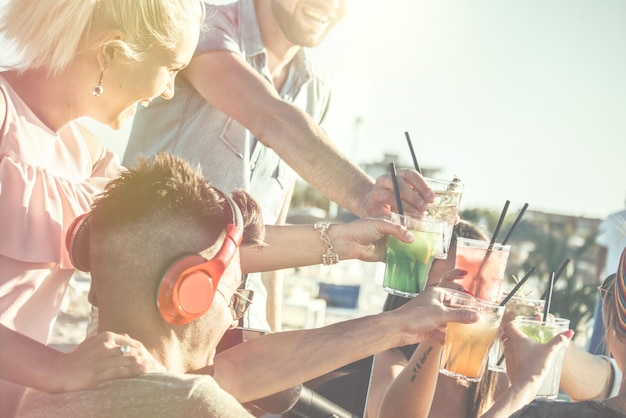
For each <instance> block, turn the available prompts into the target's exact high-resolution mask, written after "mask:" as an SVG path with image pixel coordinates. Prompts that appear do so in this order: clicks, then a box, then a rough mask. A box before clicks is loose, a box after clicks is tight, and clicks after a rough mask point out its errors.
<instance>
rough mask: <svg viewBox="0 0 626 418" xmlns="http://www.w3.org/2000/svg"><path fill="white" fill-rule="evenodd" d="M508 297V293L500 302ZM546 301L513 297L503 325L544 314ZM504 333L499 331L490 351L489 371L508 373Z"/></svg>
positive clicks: (508, 304)
mask: <svg viewBox="0 0 626 418" xmlns="http://www.w3.org/2000/svg"><path fill="white" fill-rule="evenodd" d="M506 296H507V293H506V292H503V293H502V294H501V297H500V299H499V300H503V299H504V298H505V297H506ZM545 304H546V301H545V300H543V299H533V298H529V297H524V296H513V297H512V298H511V299H509V301H508V302H507V303H506V311H504V317H503V318H502V325H504V324H506V323H509V322H511V321H513V320H514V319H515V318H517V317H518V316H530V317H535V316H537V315H541V314H543V309H544V307H545ZM501 336H502V331H501V330H500V331H498V336H497V337H496V341H495V342H494V343H493V346H492V347H491V350H489V365H488V367H489V370H493V371H496V372H503V373H506V362H505V360H504V345H503V344H502V341H501V340H500V338H501Z"/></svg>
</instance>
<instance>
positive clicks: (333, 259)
mask: <svg viewBox="0 0 626 418" xmlns="http://www.w3.org/2000/svg"><path fill="white" fill-rule="evenodd" d="M328 228H330V224H329V223H328V222H315V224H314V225H313V229H315V230H316V231H320V238H321V239H322V242H323V243H324V246H325V247H326V252H325V253H324V254H322V264H323V265H325V266H332V265H333V264H337V263H338V262H339V254H337V253H336V252H334V251H333V244H331V243H330V238H328V235H326V231H328Z"/></svg>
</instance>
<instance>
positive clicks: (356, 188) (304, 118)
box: [252, 100, 374, 217]
mask: <svg viewBox="0 0 626 418" xmlns="http://www.w3.org/2000/svg"><path fill="white" fill-rule="evenodd" d="M253 129H255V131H253V132H252V133H253V134H254V136H255V137H256V138H257V139H258V140H259V141H261V142H262V143H263V144H265V145H266V146H268V147H270V148H272V149H274V151H276V153H277V154H278V155H280V156H281V158H282V159H283V160H285V162H287V164H289V165H290V166H291V167H292V168H293V169H294V170H295V171H296V172H297V173H298V174H299V175H300V176H301V177H302V178H303V179H304V180H305V181H306V182H308V183H309V184H311V185H312V186H313V187H315V188H316V189H317V190H319V191H320V192H322V193H323V194H324V195H325V196H327V197H328V198H329V199H331V200H333V201H335V202H337V203H338V204H339V205H340V206H342V207H344V208H346V209H348V210H350V211H352V212H353V213H355V214H356V215H358V216H361V217H363V216H366V212H365V207H364V205H363V201H364V197H365V195H366V194H367V193H368V192H369V191H370V189H371V188H372V186H373V185H374V180H373V179H372V178H371V177H370V176H369V175H367V174H366V173H365V172H364V171H363V170H361V169H360V168H359V167H358V166H356V165H355V164H354V163H352V162H351V161H350V160H349V159H348V158H347V157H346V156H345V155H343V154H342V153H341V152H340V151H339V150H338V149H337V148H336V147H335V146H334V145H333V144H332V143H331V141H330V139H329V138H328V137H327V135H326V133H325V132H324V131H323V130H322V128H320V127H319V126H318V125H317V124H316V123H315V122H314V121H313V120H312V119H311V117H310V116H309V115H308V114H306V112H304V111H302V110H301V109H299V108H297V107H295V106H292V105H291V104H289V103H286V102H283V101H280V100H276V101H274V103H273V107H272V111H271V113H270V112H268V114H267V115H266V117H265V119H264V120H263V123H261V124H259V126H258V127H256V128H253Z"/></svg>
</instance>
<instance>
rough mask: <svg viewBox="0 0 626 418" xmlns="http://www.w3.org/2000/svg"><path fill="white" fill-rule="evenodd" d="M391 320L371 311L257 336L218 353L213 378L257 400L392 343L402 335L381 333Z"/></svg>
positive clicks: (247, 398)
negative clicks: (311, 326) (313, 326)
mask: <svg viewBox="0 0 626 418" xmlns="http://www.w3.org/2000/svg"><path fill="white" fill-rule="evenodd" d="M392 320H393V318H391V317H390V316H388V315H373V316H366V317H362V318H358V319H354V320H351V321H345V322H340V323H337V324H333V325H329V326H326V327H323V328H319V329H313V330H306V331H287V332H280V333H275V334H269V335H265V336H263V337H259V338H255V339H253V340H251V341H247V342H245V343H243V344H239V345H237V346H235V347H233V348H230V349H228V350H226V351H223V352H221V353H220V354H218V356H217V357H216V358H215V368H214V377H215V379H216V380H217V382H218V383H219V384H220V386H221V387H223V388H224V389H225V390H226V391H227V392H229V393H231V394H233V396H235V398H237V400H239V401H240V402H247V401H251V400H254V399H258V398H261V397H264V396H267V395H270V394H273V393H276V392H279V391H281V390H284V389H287V388H289V387H292V386H294V385H296V384H299V383H303V382H305V381H308V380H310V379H312V378H315V377H318V376H321V375H323V374H325V373H328V372H330V371H332V370H335V369H336V368H338V367H341V366H343V365H346V364H349V363H351V362H353V361H356V360H359V359H362V358H364V357H367V356H368V355H372V354H375V353H377V352H381V351H383V350H386V349H388V348H391V347H393V346H394V345H396V344H398V339H397V338H396V337H395V336H394V334H393V333H392V332H387V331H381V330H392V329H394V327H393V326H392V323H391V322H390V323H389V324H385V323H384V322H385V321H387V322H389V321H392ZM395 328H397V327H395ZM372 330H376V331H375V332H374V331H372Z"/></svg>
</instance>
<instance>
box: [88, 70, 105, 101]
mask: <svg viewBox="0 0 626 418" xmlns="http://www.w3.org/2000/svg"><path fill="white" fill-rule="evenodd" d="M103 75H104V71H102V72H101V73H100V80H98V85H97V86H93V87H92V88H91V94H93V95H94V97H100V95H101V94H102V92H104V89H103V88H102V76H103Z"/></svg>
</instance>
